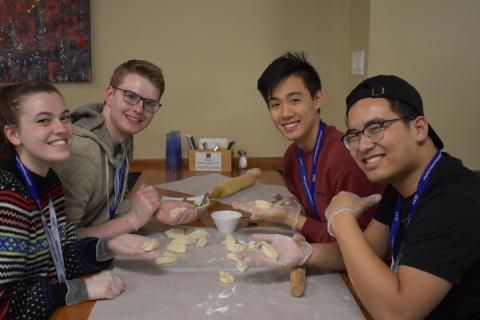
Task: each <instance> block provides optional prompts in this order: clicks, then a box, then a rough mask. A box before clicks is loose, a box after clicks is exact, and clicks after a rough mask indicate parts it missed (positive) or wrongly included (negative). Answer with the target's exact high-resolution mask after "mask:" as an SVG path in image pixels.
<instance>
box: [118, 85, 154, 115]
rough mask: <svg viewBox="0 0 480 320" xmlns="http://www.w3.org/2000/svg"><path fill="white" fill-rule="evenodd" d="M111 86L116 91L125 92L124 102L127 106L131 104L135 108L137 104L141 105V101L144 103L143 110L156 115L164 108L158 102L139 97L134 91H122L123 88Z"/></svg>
mask: <svg viewBox="0 0 480 320" xmlns="http://www.w3.org/2000/svg"><path fill="white" fill-rule="evenodd" d="M111 86H112V88H114V89H115V90H117V89H118V90H121V91H123V101H125V102H126V103H127V104H129V105H131V106H134V105H136V104H137V103H139V102H140V101H142V102H143V103H142V106H143V109H145V110H147V111H149V112H154V113H155V112H157V111H158V109H160V107H161V106H162V105H161V104H160V103H159V102H158V101H156V100H152V99H147V98H144V97H142V96H139V95H138V94H136V93H135V92H133V91H130V90H125V89H122V88H119V87H115V86H114V85H111Z"/></svg>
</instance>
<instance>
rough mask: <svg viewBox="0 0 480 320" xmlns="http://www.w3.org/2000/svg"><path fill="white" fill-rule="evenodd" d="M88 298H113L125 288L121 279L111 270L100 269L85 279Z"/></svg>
mask: <svg viewBox="0 0 480 320" xmlns="http://www.w3.org/2000/svg"><path fill="white" fill-rule="evenodd" d="M85 286H86V288H87V293H88V298H89V299H90V300H98V299H113V298H115V297H116V296H118V295H120V293H122V291H123V290H124V289H125V285H124V284H123V282H122V280H121V279H120V278H119V277H118V276H117V275H116V274H115V273H113V272H112V271H102V272H101V273H99V274H96V275H94V276H93V277H90V278H87V279H85Z"/></svg>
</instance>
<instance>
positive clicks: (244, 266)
mask: <svg viewBox="0 0 480 320" xmlns="http://www.w3.org/2000/svg"><path fill="white" fill-rule="evenodd" d="M227 259H229V260H232V261H234V262H235V266H236V267H237V270H238V271H240V272H245V271H247V269H248V264H247V263H246V262H245V261H242V260H240V259H238V257H237V255H236V254H235V253H233V252H230V253H228V254H227Z"/></svg>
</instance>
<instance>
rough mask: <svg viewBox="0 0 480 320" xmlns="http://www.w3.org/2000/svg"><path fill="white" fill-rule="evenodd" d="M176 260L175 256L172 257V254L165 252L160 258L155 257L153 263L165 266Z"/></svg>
mask: <svg viewBox="0 0 480 320" xmlns="http://www.w3.org/2000/svg"><path fill="white" fill-rule="evenodd" d="M177 259H178V257H177V256H176V255H174V254H173V253H170V252H165V253H164V254H162V255H161V256H159V257H157V259H155V263H156V264H167V263H172V262H174V261H176V260H177Z"/></svg>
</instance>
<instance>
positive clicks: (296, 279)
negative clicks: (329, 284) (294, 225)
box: [290, 232, 307, 297]
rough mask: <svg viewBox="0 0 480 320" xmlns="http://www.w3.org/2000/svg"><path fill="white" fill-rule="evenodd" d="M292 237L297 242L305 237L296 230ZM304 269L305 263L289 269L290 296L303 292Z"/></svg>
mask: <svg viewBox="0 0 480 320" xmlns="http://www.w3.org/2000/svg"><path fill="white" fill-rule="evenodd" d="M293 239H294V240H296V241H298V242H302V241H305V238H304V237H303V236H302V235H301V234H299V233H298V232H295V235H294V236H293ZM306 271H307V266H306V265H305V264H303V265H301V266H296V267H294V268H293V269H292V270H291V271H290V292H291V294H292V296H294V297H301V296H303V293H304V292H305V282H306Z"/></svg>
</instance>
